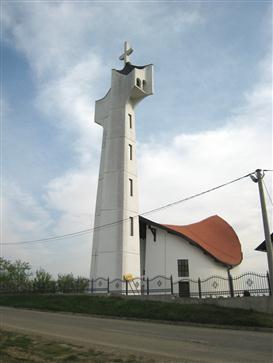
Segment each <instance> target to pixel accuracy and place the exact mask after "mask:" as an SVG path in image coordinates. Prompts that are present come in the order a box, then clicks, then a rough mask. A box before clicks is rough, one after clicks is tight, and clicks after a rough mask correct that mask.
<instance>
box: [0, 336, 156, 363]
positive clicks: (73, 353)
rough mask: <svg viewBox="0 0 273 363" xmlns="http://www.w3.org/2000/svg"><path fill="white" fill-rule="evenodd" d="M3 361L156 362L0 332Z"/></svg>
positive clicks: (0, 351)
mask: <svg viewBox="0 0 273 363" xmlns="http://www.w3.org/2000/svg"><path fill="white" fill-rule="evenodd" d="M0 361H1V362H3V363H37V362H39V363H48V362H56V363H57V362H58V363H61V362H62V363H114V362H120V363H155V362H156V361H155V360H153V359H149V358H145V357H136V356H134V355H132V354H129V355H127V356H126V355H124V354H120V353H119V352H113V351H111V353H108V352H103V351H101V350H97V349H88V348H84V347H80V346H77V345H74V344H65V343H62V342H57V341H52V340H51V341H50V340H48V339H45V338H41V337H37V336H28V335H25V334H19V333H15V332H10V331H4V330H0Z"/></svg>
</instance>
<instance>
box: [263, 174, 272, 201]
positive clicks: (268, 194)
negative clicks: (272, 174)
mask: <svg viewBox="0 0 273 363" xmlns="http://www.w3.org/2000/svg"><path fill="white" fill-rule="evenodd" d="M262 182H263V185H264V187H265V190H266V193H267V196H268V199H269V200H270V203H271V205H272V206H273V202H272V199H271V196H270V193H269V191H268V189H267V186H266V184H265V181H264V179H262Z"/></svg>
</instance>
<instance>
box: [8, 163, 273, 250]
mask: <svg viewBox="0 0 273 363" xmlns="http://www.w3.org/2000/svg"><path fill="white" fill-rule="evenodd" d="M264 171H269V170H264ZM251 174H253V173H249V174H246V175H244V176H241V177H239V178H236V179H233V180H231V181H228V182H226V183H224V184H221V185H218V186H216V187H213V188H210V189H207V190H205V191H203V192H201V193H197V194H194V195H191V196H189V197H186V198H183V199H180V200H177V201H175V202H172V203H168V204H165V205H163V206H161V207H158V208H154V209H152V210H149V211H147V212H144V213H141V214H137V215H135V216H133V217H134V218H136V217H140V216H144V215H147V214H150V213H154V212H158V211H160V210H163V209H166V208H170V207H173V206H175V205H177V204H180V203H183V202H187V201H188V200H191V199H194V198H197V197H200V196H202V195H204V194H207V193H210V192H212V191H214V190H217V189H220V188H223V187H225V186H227V185H230V184H233V183H235V182H237V181H239V180H242V179H245V178H247V177H249V176H250V175H251ZM128 220H129V218H124V219H121V220H118V221H115V222H111V223H107V224H104V225H101V226H96V227H93V228H87V229H83V230H80V231H77V232H72V233H67V234H63V235H58V236H52V237H46V238H40V239H34V240H26V241H18V242H10V243H8V242H4V243H2V245H22V244H30V243H41V242H48V241H53V240H60V239H63V238H66V237H78V236H83V235H85V234H88V233H91V232H93V231H95V230H99V229H103V228H108V227H110V226H113V225H116V224H119V223H123V222H125V221H128Z"/></svg>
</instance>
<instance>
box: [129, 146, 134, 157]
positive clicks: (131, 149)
mask: <svg viewBox="0 0 273 363" xmlns="http://www.w3.org/2000/svg"><path fill="white" fill-rule="evenodd" d="M129 158H130V160H133V146H132V145H131V144H129Z"/></svg>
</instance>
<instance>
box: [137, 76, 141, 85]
mask: <svg viewBox="0 0 273 363" xmlns="http://www.w3.org/2000/svg"><path fill="white" fill-rule="evenodd" d="M136 84H137V86H138V87H141V80H140V78H137V79H136Z"/></svg>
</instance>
